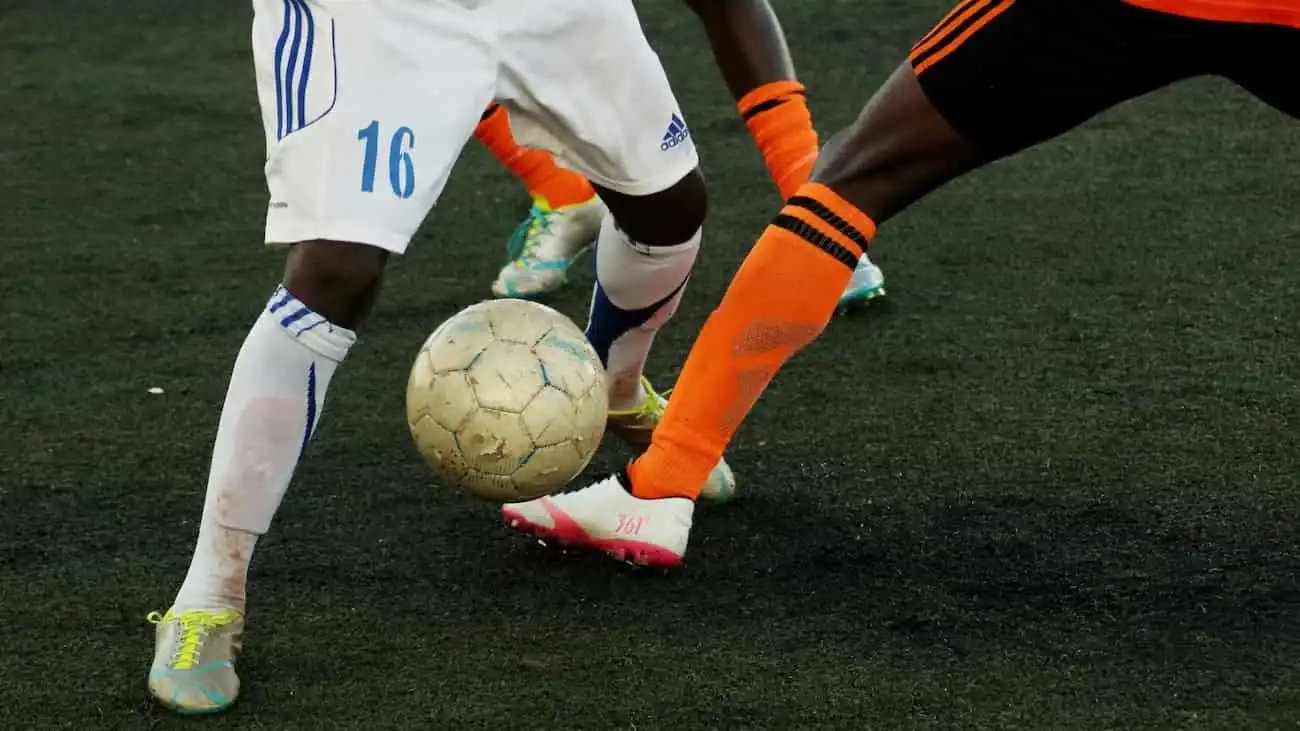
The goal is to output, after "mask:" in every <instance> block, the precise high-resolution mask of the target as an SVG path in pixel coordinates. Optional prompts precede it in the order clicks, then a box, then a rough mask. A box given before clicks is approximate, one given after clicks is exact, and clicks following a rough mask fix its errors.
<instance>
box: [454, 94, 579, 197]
mask: <svg viewBox="0 0 1300 731" xmlns="http://www.w3.org/2000/svg"><path fill="white" fill-rule="evenodd" d="M474 136H475V137H477V138H478V139H479V142H482V143H483V144H484V146H486V147H487V148H488V150H490V151H491V152H492V154H493V155H494V156H495V157H496V159H497V160H499V161H501V164H502V165H505V166H506V167H507V168H509V169H510V172H512V173H514V175H515V177H516V178H519V180H520V182H522V183H523V184H524V186H525V187H527V188H528V193H529V195H532V196H533V197H534V198H545V199H546V202H547V203H548V204H550V206H551V207H552V208H563V207H564V206H571V205H574V204H576V203H585V202H587V201H589V200H591V198H592V196H594V195H596V191H595V190H594V189H593V188H592V187H591V183H589V182H587V179H586V178H584V177H582V176H581V175H579V174H578V173H575V172H573V171H572V170H566V169H565V168H562V167H560V166H559V165H556V164H555V158H554V157H552V156H551V154H550V153H549V152H546V151H545V150H533V149H529V148H527V147H520V146H519V143H517V142H515V137H514V134H513V133H512V132H511V131H510V118H509V116H508V115H507V114H506V110H505V108H503V107H502V106H501V105H500V104H497V103H496V102H493V103H492V104H491V105H490V106H489V107H488V108H487V111H486V112H484V113H483V118H482V119H481V120H480V121H479V123H478V127H477V128H476V129H475V130H474Z"/></svg>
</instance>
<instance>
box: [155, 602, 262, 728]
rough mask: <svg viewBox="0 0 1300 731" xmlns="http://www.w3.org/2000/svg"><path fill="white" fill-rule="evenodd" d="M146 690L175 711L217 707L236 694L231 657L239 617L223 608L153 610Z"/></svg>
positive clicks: (238, 643) (238, 638) (238, 641)
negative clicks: (152, 636)
mask: <svg viewBox="0 0 1300 731" xmlns="http://www.w3.org/2000/svg"><path fill="white" fill-rule="evenodd" d="M148 620H149V622H150V623H151V624H153V625H154V626H155V627H156V630H155V633H154V656H153V667H151V668H150V669H149V693H150V694H151V695H152V696H153V697H154V698H156V699H157V700H158V702H159V703H161V704H163V705H164V706H167V707H168V708H171V709H173V710H175V711H178V712H180V713H190V714H200V713H217V712H219V711H224V710H226V709H227V708H229V707H230V706H231V705H232V704H233V703H234V702H235V698H236V697H238V696H239V676H238V675H236V674H235V658H236V657H238V656H239V650H240V648H241V647H242V646H243V635H244V617H243V615H242V614H240V613H239V612H237V611H235V610H233V609H228V610H224V611H217V612H210V611H204V610H201V609H196V610H190V611H185V612H180V613H177V612H176V611H175V610H174V609H168V610H167V613H166V614H160V613H158V612H153V613H151V614H150V615H149V617H148Z"/></svg>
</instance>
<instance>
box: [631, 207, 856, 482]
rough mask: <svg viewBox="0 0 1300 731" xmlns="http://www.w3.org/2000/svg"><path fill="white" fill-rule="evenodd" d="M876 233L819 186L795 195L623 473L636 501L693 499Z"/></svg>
mask: <svg viewBox="0 0 1300 731" xmlns="http://www.w3.org/2000/svg"><path fill="white" fill-rule="evenodd" d="M875 229H876V226H875V223H874V222H872V220H871V218H870V217H869V216H867V215H866V214H865V213H863V212H862V211H860V210H858V209H857V208H855V207H854V206H853V205H851V204H849V203H848V202H847V201H845V200H844V199H842V198H840V197H839V196H838V195H836V194H835V192H834V191H832V190H831V189H830V188H827V187H826V186H824V185H819V184H806V185H804V186H802V187H801V188H799V190H798V191H796V193H795V195H794V196H792V197H791V198H790V200H789V201H787V202H786V205H785V208H783V209H782V210H781V213H780V215H778V216H777V217H776V218H775V219H774V220H773V221H772V223H771V225H769V226H768V227H767V230H765V231H764V232H763V235H762V237H760V238H759V240H758V244H757V245H756V246H755V247H754V249H753V250H752V251H751V252H750V254H749V256H748V257H746V258H745V262H744V263H743V264H742V265H741V267H740V271H739V272H737V273H736V277H735V279H733V280H732V282H731V286H730V287H729V288H728V289H727V293H726V295H725V296H724V297H723V298H722V303H721V304H720V305H718V308H717V309H716V310H714V311H713V314H712V315H710V317H709V319H708V321H707V322H705V324H704V328H703V329H702V330H701V331H700V335H699V337H698V338H697V339H696V341H695V345H694V346H693V347H692V348H691V352H690V355H689V356H687V358H686V365H685V367H684V369H683V370H682V375H681V378H679V379H678V380H677V385H676V387H675V388H674V389H673V397H672V399H671V400H670V401H669V402H668V409H667V411H666V412H665V414H664V416H663V419H662V420H661V421H660V422H659V426H658V427H657V428H656V429H655V433H654V438H653V439H652V441H651V444H650V448H649V449H648V450H647V451H646V453H645V454H643V455H641V457H640V458H638V459H637V460H636V461H635V462H633V463H632V464H631V466H629V468H628V477H629V479H630V481H631V483H632V485H631V488H632V492H633V494H635V495H637V496H638V497H645V498H657V497H689V498H695V497H697V496H698V495H699V491H700V488H701V487H703V485H704V483H705V481H706V480H707V479H708V476H709V473H710V472H711V471H712V470H713V467H714V465H716V464H717V463H718V460H719V459H721V458H722V453H723V451H725V450H726V447H727V443H728V442H730V441H731V438H732V436H733V435H734V434H735V433H736V430H737V429H739V428H740V424H741V422H742V421H744V419H745V417H746V416H747V415H748V414H749V411H750V409H751V408H753V406H754V403H755V402H756V401H757V400H758V397H759V396H760V395H761V394H762V393H763V390H764V389H766V388H767V384H768V383H769V382H771V380H772V377H773V376H775V375H776V373H777V371H778V370H780V369H781V366H782V365H784V364H785V362H786V361H787V360H789V359H790V357H791V356H793V355H794V354H795V353H796V352H798V351H799V350H800V349H801V348H803V347H804V346H805V345H807V344H809V343H811V342H812V341H813V340H814V339H815V338H816V337H817V336H818V335H820V334H821V332H822V330H823V329H824V328H825V327H826V324H827V323H828V322H830V319H831V315H833V314H834V312H835V306H836V304H837V303H838V301H839V297H840V293H841V292H843V291H844V287H845V285H847V284H848V282H849V277H850V275H852V273H853V268H854V267H855V266H856V265H857V263H858V259H859V258H860V257H861V256H862V253H863V251H865V250H866V248H867V244H868V242H869V241H870V240H871V237H872V236H873V235H874V234H875Z"/></svg>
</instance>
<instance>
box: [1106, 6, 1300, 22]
mask: <svg viewBox="0 0 1300 731" xmlns="http://www.w3.org/2000/svg"><path fill="white" fill-rule="evenodd" d="M1124 1H1125V2H1127V3H1128V4H1130V5H1136V6H1138V7H1140V8H1146V9H1148V10H1154V11H1156V12H1158V13H1169V14H1171V15H1181V16H1183V17H1185V18H1197V19H1199V20H1212V21H1218V22H1223V23H1259V24H1263V25H1284V26H1289V27H1291V28H1300V0H1124Z"/></svg>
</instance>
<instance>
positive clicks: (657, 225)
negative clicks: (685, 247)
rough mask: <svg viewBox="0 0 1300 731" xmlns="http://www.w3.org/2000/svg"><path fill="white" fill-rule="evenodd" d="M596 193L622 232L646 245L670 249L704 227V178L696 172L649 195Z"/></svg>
mask: <svg viewBox="0 0 1300 731" xmlns="http://www.w3.org/2000/svg"><path fill="white" fill-rule="evenodd" d="M598 192H599V193H600V198H601V200H603V201H604V202H605V205H607V206H609V211H610V214H611V215H613V217H614V222H615V223H617V224H618V227H619V228H620V229H622V231H623V233H625V234H627V235H628V237H629V238H631V239H632V240H634V241H637V242H640V243H642V244H645V245H647V246H672V245H674V244H680V243H682V242H683V241H686V240H688V239H690V238H691V237H692V236H694V235H695V232H696V231H699V230H700V227H701V226H703V225H704V217H705V215H706V214H707V213H708V208H709V197H708V192H707V191H706V189H705V187H704V176H703V175H701V174H700V171H699V170H698V169H697V170H692V171H691V172H689V173H687V174H686V176H685V177H683V178H682V179H681V180H678V181H677V182H676V183H674V184H673V185H671V186H669V187H668V188H666V189H664V190H661V191H659V192H658V193H651V194H650V195H627V194H626V193H619V192H617V191H613V190H609V189H608V188H600V189H599V190H598Z"/></svg>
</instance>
